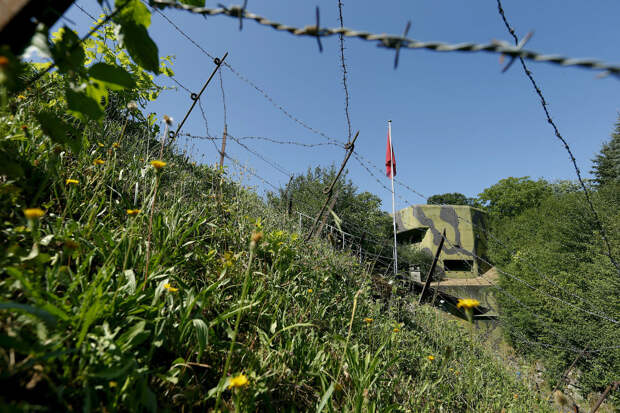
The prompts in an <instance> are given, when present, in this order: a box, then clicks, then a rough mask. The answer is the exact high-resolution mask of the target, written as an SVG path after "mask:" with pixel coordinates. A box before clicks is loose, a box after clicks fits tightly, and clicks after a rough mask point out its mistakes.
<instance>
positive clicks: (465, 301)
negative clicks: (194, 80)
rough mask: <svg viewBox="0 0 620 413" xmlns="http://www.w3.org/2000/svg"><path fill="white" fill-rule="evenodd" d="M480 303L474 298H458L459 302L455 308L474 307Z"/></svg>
mask: <svg viewBox="0 0 620 413" xmlns="http://www.w3.org/2000/svg"><path fill="white" fill-rule="evenodd" d="M479 305H480V301H478V300H476V299H474V298H459V302H458V303H457V304H456V308H461V307H463V308H464V309H470V308H476V307H478V306H479Z"/></svg>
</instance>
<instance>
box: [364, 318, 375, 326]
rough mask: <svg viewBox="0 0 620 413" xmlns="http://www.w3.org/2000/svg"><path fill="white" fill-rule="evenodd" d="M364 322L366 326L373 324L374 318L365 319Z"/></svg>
mask: <svg viewBox="0 0 620 413" xmlns="http://www.w3.org/2000/svg"><path fill="white" fill-rule="evenodd" d="M364 322H365V323H366V324H370V323H372V322H373V319H372V318H368V317H366V318H365V319H364Z"/></svg>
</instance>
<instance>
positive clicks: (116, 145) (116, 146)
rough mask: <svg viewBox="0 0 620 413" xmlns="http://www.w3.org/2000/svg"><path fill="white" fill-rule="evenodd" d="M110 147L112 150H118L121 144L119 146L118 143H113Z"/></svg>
mask: <svg viewBox="0 0 620 413" xmlns="http://www.w3.org/2000/svg"><path fill="white" fill-rule="evenodd" d="M112 147H113V148H114V149H118V148H120V147H121V144H120V143H118V142H114V143H113V144H112Z"/></svg>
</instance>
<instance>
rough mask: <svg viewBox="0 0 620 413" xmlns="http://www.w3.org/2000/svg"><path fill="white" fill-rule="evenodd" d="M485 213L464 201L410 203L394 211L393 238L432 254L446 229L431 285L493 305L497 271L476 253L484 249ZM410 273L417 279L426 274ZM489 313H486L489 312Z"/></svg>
mask: <svg viewBox="0 0 620 413" xmlns="http://www.w3.org/2000/svg"><path fill="white" fill-rule="evenodd" d="M486 227H487V215H486V213H485V212H484V211H482V210H480V209H477V208H473V207H470V206H465V205H412V206H409V207H407V208H404V209H401V210H399V211H397V212H396V231H397V236H396V237H397V241H398V243H399V244H401V245H405V246H411V248H418V249H421V250H423V251H425V252H427V253H428V254H430V255H434V254H435V252H436V251H437V248H438V247H439V241H440V240H441V234H442V232H443V230H444V229H445V230H446V241H445V242H444V245H443V248H442V251H441V254H440V255H439V260H438V263H437V270H436V271H435V276H436V277H437V281H435V282H433V283H431V287H437V288H438V289H439V291H440V292H443V293H445V294H449V295H450V296H452V297H454V298H456V299H458V298H476V299H478V300H479V301H480V302H481V303H482V304H483V305H485V306H486V307H487V308H490V307H494V306H495V300H494V299H493V297H492V295H491V291H490V288H489V287H491V286H492V282H495V281H496V280H497V273H496V271H494V270H491V268H490V267H489V266H488V265H487V264H486V263H485V262H484V261H483V260H481V259H480V258H479V257H481V258H485V257H486V251H487V241H486V233H485V230H486ZM418 274H419V273H412V275H413V276H414V280H415V281H417V282H422V281H424V278H425V277H426V274H421V277H422V278H420V275H418ZM489 315H490V314H489Z"/></svg>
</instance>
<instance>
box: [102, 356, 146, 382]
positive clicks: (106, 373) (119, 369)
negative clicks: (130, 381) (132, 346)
mask: <svg viewBox="0 0 620 413" xmlns="http://www.w3.org/2000/svg"><path fill="white" fill-rule="evenodd" d="M135 364H136V362H135V361H134V360H129V362H127V364H125V365H124V366H116V367H109V368H107V369H103V370H101V371H99V372H97V373H94V374H92V377H96V378H98V379H104V380H114V379H116V378H119V377H120V376H122V375H125V374H126V373H127V372H128V371H129V370H130V369H131V368H132V367H133V366H135Z"/></svg>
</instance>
